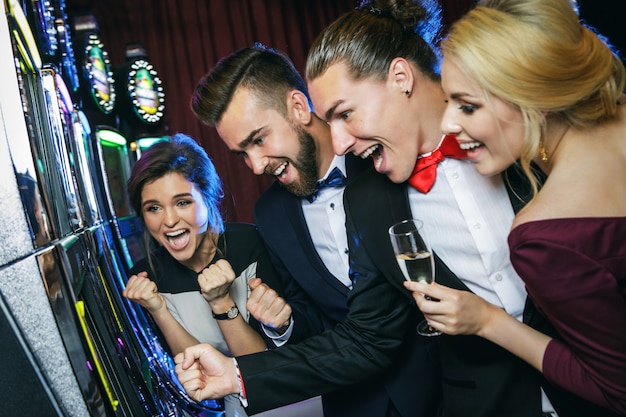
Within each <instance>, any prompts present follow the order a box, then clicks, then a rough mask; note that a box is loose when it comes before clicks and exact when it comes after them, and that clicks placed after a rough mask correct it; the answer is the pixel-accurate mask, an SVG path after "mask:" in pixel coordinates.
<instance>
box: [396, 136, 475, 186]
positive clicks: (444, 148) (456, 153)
mask: <svg viewBox="0 0 626 417" xmlns="http://www.w3.org/2000/svg"><path fill="white" fill-rule="evenodd" d="M466 157H467V151H464V150H463V149H461V148H460V147H459V143H458V142H457V141H456V137H455V136H454V135H446V136H445V137H444V138H443V141H442V142H441V145H439V147H438V148H437V149H435V150H434V151H432V152H431V153H430V155H428V156H423V157H421V158H418V159H417V162H416V163H415V168H413V172H412V173H411V176H410V177H409V179H408V181H409V184H411V185H412V186H413V187H414V188H415V189H416V190H417V191H419V192H421V193H424V194H426V193H427V192H429V191H430V189H431V188H432V186H433V184H434V183H435V177H436V176H437V164H438V163H439V162H441V161H443V160H444V158H456V159H462V158H466Z"/></svg>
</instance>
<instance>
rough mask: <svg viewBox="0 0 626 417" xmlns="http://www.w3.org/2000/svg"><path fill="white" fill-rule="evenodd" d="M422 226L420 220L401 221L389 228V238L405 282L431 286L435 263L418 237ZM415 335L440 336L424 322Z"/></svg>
mask: <svg viewBox="0 0 626 417" xmlns="http://www.w3.org/2000/svg"><path fill="white" fill-rule="evenodd" d="M423 225H424V223H423V222H422V221H421V220H417V219H408V220H403V221H401V222H400V223H396V224H394V225H393V226H391V227H390V228H389V238H390V239H391V246H392V247H393V251H394V253H395V254H396V260H397V261H398V266H400V270H401V271H402V273H403V274H404V277H405V278H406V280H407V281H418V282H424V283H426V284H432V283H433V282H435V261H434V258H433V254H432V251H431V249H430V246H429V245H428V242H426V239H425V238H424V236H423V235H420V231H421V230H422V228H423ZM417 333H418V334H420V335H422V336H439V335H440V334H441V332H440V331H439V330H437V329H435V328H433V327H432V326H430V325H429V324H428V322H427V321H426V320H423V321H422V322H421V323H420V324H418V326H417Z"/></svg>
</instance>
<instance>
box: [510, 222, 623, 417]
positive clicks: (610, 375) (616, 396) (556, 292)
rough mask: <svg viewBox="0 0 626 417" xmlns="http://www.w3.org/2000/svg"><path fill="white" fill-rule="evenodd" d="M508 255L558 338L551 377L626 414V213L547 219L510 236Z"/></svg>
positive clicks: (548, 370) (548, 358)
mask: <svg viewBox="0 0 626 417" xmlns="http://www.w3.org/2000/svg"><path fill="white" fill-rule="evenodd" d="M509 246H510V248H511V261H512V264H513V266H514V267H515V269H516V271H517V273H518V274H519V275H520V276H521V277H522V279H523V280H524V282H525V283H526V287H527V290H528V294H529V296H530V297H531V299H532V300H533V301H534V302H535V304H536V306H537V308H538V309H539V310H540V311H541V312H542V313H543V314H544V315H545V316H546V318H547V319H548V320H549V321H550V322H551V323H552V325H553V326H554V327H555V329H556V330H557V331H558V333H559V335H560V336H561V340H552V341H551V342H550V343H549V344H548V347H547V349H546V353H545V356H544V359H543V372H544V374H545V377H546V379H547V380H548V381H550V382H551V383H553V384H555V385H556V386H559V387H561V388H563V389H565V390H568V391H571V392H573V393H574V394H576V395H578V396H580V397H583V398H585V399H587V400H589V401H592V402H594V403H596V404H599V405H601V406H604V407H607V408H609V409H612V410H613V411H616V412H618V413H620V414H626V217H619V218H602V217H598V218H572V219H550V220H542V221H535V222H529V223H525V224H522V225H520V226H518V227H516V228H515V229H513V230H512V231H511V233H510V235H509Z"/></svg>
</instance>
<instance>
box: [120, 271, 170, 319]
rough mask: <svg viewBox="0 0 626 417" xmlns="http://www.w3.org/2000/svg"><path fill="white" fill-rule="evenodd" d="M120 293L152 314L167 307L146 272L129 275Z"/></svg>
mask: <svg viewBox="0 0 626 417" xmlns="http://www.w3.org/2000/svg"><path fill="white" fill-rule="evenodd" d="M122 295H123V296H124V297H126V298H128V299H129V300H132V301H134V302H136V303H139V305H141V306H142V307H144V308H145V309H146V310H148V312H150V314H152V315H153V316H154V315H155V314H157V313H158V312H159V311H161V310H162V309H166V308H167V304H166V302H165V299H164V298H163V296H162V295H161V294H160V293H159V290H158V288H157V285H156V283H155V282H154V281H152V280H151V279H150V278H148V273H147V272H140V273H138V274H137V275H133V276H131V277H130V278H129V279H128V282H127V283H126V288H124V291H123V292H122Z"/></svg>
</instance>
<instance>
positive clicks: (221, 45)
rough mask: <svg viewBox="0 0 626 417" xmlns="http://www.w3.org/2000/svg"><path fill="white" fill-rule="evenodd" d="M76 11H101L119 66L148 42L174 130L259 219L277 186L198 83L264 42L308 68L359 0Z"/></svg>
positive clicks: (234, 216)
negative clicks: (196, 108) (326, 32)
mask: <svg viewBox="0 0 626 417" xmlns="http://www.w3.org/2000/svg"><path fill="white" fill-rule="evenodd" d="M471 1H472V0H444V7H443V13H444V16H443V17H444V20H445V21H447V22H450V21H453V20H454V19H456V18H457V17H458V16H460V15H461V14H462V13H464V11H465V10H467V8H468V7H469V4H470V3H471ZM68 3H69V5H70V6H71V7H72V9H73V10H74V12H75V13H78V12H91V13H93V15H94V17H95V18H96V21H97V22H98V25H99V28H100V38H101V40H102V42H103V44H104V48H105V50H106V51H107V52H108V53H109V58H110V60H111V63H112V65H113V66H118V65H122V64H124V62H125V56H124V54H125V48H126V44H127V43H130V42H140V43H142V44H143V45H144V46H145V48H146V50H147V52H148V55H149V61H150V62H151V63H152V64H153V65H154V67H155V69H156V70H157V72H158V73H159V77H160V78H161V80H162V82H163V84H162V85H163V88H164V90H165V94H166V96H165V105H166V111H165V117H164V121H163V122H162V123H163V126H162V128H163V130H164V131H165V133H166V134H173V133H176V132H182V133H186V134H188V135H190V136H192V137H194V138H195V139H196V140H197V141H198V142H199V143H200V144H201V145H202V146H203V147H204V148H205V149H206V150H207V152H208V153H209V155H210V156H211V158H212V159H213V162H214V163H215V166H216V168H217V170H218V173H219V174H220V176H221V178H222V181H223V183H224V191H225V198H224V203H223V206H222V209H223V210H222V211H223V212H224V215H225V218H226V219H227V220H229V221H244V222H252V221H253V216H252V209H253V206H254V203H255V202H256V200H257V198H258V197H259V196H260V194H261V193H262V192H263V191H264V190H265V189H266V188H267V186H268V185H269V184H270V183H271V181H272V179H271V178H270V177H268V176H255V175H253V174H252V172H251V171H250V170H249V169H248V167H246V166H245V164H244V163H243V161H242V160H241V158H239V157H235V156H234V155H232V154H231V153H230V152H229V151H228V149H227V148H226V146H225V145H224V144H223V143H222V141H221V140H220V139H219V137H218V136H217V133H216V132H215V130H214V129H213V128H209V127H207V126H204V125H202V124H201V123H200V122H198V120H197V119H196V118H195V116H194V115H193V114H192V112H191V110H190V109H189V99H190V97H191V93H192V91H193V88H194V87H195V85H196V83H197V82H198V80H199V79H200V78H201V77H202V76H203V75H204V74H205V73H206V72H207V71H208V70H209V69H211V68H212V67H213V66H214V65H215V64H216V62H217V61H218V60H219V58H221V57H223V56H225V55H228V54H230V53H231V52H233V51H235V50H236V49H239V48H242V47H246V46H251V45H252V44H253V43H254V42H261V43H263V44H265V45H267V46H270V47H273V48H276V49H279V50H282V51H284V52H286V53H287V54H288V55H289V56H290V57H291V59H292V60H293V62H294V64H295V66H296V68H297V69H298V70H300V71H303V70H304V64H305V60H306V54H307V52H308V48H309V45H310V44H311V43H312V42H313V40H314V39H315V37H316V36H317V34H318V33H320V32H321V31H322V29H323V28H324V27H325V26H327V25H328V24H329V23H330V22H332V21H333V20H335V19H336V18H337V17H339V16H340V15H341V14H343V13H345V12H348V11H349V10H352V9H353V8H354V7H355V6H356V4H357V2H356V1H355V0H298V1H294V0H179V1H171V0H133V1H128V0H108V1H106V2H105V1H84V0H82V1H79V0H74V1H73V2H68Z"/></svg>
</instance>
